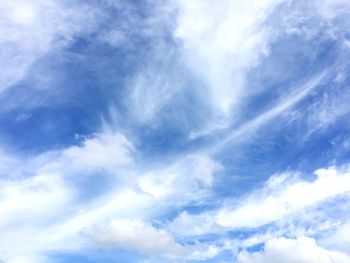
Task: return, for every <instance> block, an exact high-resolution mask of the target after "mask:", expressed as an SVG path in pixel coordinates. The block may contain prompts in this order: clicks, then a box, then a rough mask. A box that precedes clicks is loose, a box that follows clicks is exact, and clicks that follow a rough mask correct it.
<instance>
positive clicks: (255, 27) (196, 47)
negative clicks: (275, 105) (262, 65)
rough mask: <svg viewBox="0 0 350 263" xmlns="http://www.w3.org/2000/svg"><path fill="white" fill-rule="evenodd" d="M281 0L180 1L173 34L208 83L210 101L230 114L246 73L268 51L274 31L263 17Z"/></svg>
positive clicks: (243, 88) (190, 64) (242, 90)
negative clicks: (271, 30)
mask: <svg viewBox="0 0 350 263" xmlns="http://www.w3.org/2000/svg"><path fill="white" fill-rule="evenodd" d="M282 2H283V1H279V0H266V1H250V2H242V1H222V2H221V3H220V5H217V4H215V3H212V2H203V1H190V2H189V1H182V0H179V1H176V3H177V6H178V10H179V16H178V20H177V27H176V29H175V32H174V36H175V37H176V38H177V39H178V40H179V41H180V42H181V44H182V46H183V57H184V59H185V61H186V63H187V65H188V68H189V69H190V70H192V72H193V73H194V74H196V75H197V76H198V78H199V79H202V80H203V83H205V84H206V85H207V86H208V89H209V96H210V101H211V103H212V104H213V107H214V108H216V109H217V110H218V111H219V112H221V114H229V113H230V111H231V107H234V108H235V110H236V107H237V106H238V105H239V103H240V99H241V98H242V97H243V95H244V94H246V93H247V92H249V91H248V90H246V85H245V77H246V73H247V72H248V71H249V70H250V69H251V68H253V67H254V66H256V65H257V64H258V63H259V59H260V58H261V57H262V56H264V55H266V54H267V53H268V49H269V42H270V40H271V32H269V30H268V28H267V27H264V25H263V23H264V21H265V19H266V18H267V17H268V16H269V14H270V13H271V12H272V11H273V10H274V8H276V7H277V6H278V5H279V4H280V3H282Z"/></svg>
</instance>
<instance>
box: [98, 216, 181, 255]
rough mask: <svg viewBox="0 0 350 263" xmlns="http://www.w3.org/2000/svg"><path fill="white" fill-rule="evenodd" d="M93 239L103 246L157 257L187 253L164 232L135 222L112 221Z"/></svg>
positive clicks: (124, 220)
mask: <svg viewBox="0 0 350 263" xmlns="http://www.w3.org/2000/svg"><path fill="white" fill-rule="evenodd" d="M94 239H95V240H96V241H97V242H98V243H99V244H102V245H104V246H117V247H121V248H125V249H132V250H137V251H140V252H142V253H146V254H153V255H157V256H159V255H168V256H175V255H177V256H181V255H184V254H186V253H187V251H186V249H185V248H184V247H183V246H181V245H180V244H177V243H176V242H175V240H174V239H173V237H172V236H171V235H170V234H169V233H167V232H166V231H165V230H161V229H157V228H155V227H154V226H152V225H151V224H148V223H145V222H142V221H136V220H126V219H114V220H112V221H111V222H110V224H109V225H108V227H107V228H106V229H103V230H102V231H98V232H97V233H95V235H94Z"/></svg>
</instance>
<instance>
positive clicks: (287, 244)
mask: <svg viewBox="0 0 350 263" xmlns="http://www.w3.org/2000/svg"><path fill="white" fill-rule="evenodd" d="M238 262H239V263H275V262H276V263H280V262H284V263H296V262H298V263H333V262H337V263H348V262H350V257H349V256H348V255H346V254H344V253H342V252H339V251H332V250H327V249H324V248H322V247H320V246H318V245H317V244H316V242H315V240H314V239H312V238H307V237H299V238H297V239H286V238H275V239H271V240H269V241H267V242H266V243H265V248H264V251H262V252H254V253H248V252H246V251H243V252H240V253H239V254H238Z"/></svg>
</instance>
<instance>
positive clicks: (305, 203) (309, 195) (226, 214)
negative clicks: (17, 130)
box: [216, 167, 350, 228]
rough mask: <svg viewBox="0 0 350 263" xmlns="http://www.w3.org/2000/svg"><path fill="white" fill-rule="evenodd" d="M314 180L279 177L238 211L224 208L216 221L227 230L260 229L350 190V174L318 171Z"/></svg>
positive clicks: (331, 170) (347, 171)
mask: <svg viewBox="0 0 350 263" xmlns="http://www.w3.org/2000/svg"><path fill="white" fill-rule="evenodd" d="M315 175H316V179H315V180H314V181H311V182H309V181H303V180H300V179H295V177H294V178H293V176H292V177H290V175H288V174H285V175H280V176H277V177H276V176H275V177H272V178H270V180H269V181H268V183H267V184H266V185H265V187H264V188H263V189H262V190H261V191H257V192H255V193H252V194H251V195H250V196H248V197H247V198H245V199H244V200H242V202H241V203H240V204H239V205H238V206H237V207H235V208H223V209H222V210H221V211H220V212H219V213H218V214H217V217H216V222H217V223H218V224H219V225H221V226H224V227H229V228H237V227H259V226H262V225H265V224H268V223H271V222H274V221H277V220H280V219H283V218H284V217H286V216H289V215H291V214H293V213H296V212H298V211H302V210H303V209H305V208H307V207H310V206H312V205H315V204H317V203H319V202H322V201H325V200H327V199H329V198H332V197H336V196H337V195H342V194H343V195H344V194H347V193H349V191H350V172H349V170H348V169H346V170H345V171H342V170H340V171H337V169H336V168H334V167H331V168H328V169H320V170H317V171H315Z"/></svg>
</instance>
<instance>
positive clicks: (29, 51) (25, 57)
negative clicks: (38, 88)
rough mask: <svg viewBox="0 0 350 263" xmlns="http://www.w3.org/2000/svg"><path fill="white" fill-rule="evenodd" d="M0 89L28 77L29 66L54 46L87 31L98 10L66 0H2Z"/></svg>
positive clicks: (0, 13)
mask: <svg viewBox="0 0 350 263" xmlns="http://www.w3.org/2000/svg"><path fill="white" fill-rule="evenodd" d="M0 17H1V19H0V60H1V61H2V65H1V71H0V92H2V91H4V90H5V89H6V88H8V87H9V86H11V85H12V84H14V83H16V82H17V81H19V80H21V79H22V78H24V77H25V75H26V73H27V70H28V69H29V67H30V66H31V65H32V64H33V63H34V62H35V61H36V60H37V59H39V58H40V57H41V56H43V55H45V54H46V53H47V52H49V50H50V49H52V48H57V47H60V46H62V45H66V44H67V43H69V41H70V40H71V39H72V38H73V37H74V36H75V35H76V34H78V33H82V32H87V31H89V30H90V29H91V27H92V23H91V22H92V21H94V19H95V18H96V17H97V12H96V11H95V10H93V9H91V8H88V7H87V6H86V5H81V6H75V5H68V4H65V3H63V2H59V1H55V0H48V1H40V0H33V1H30V2H28V1H24V0H13V1H1V3H0Z"/></svg>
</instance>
